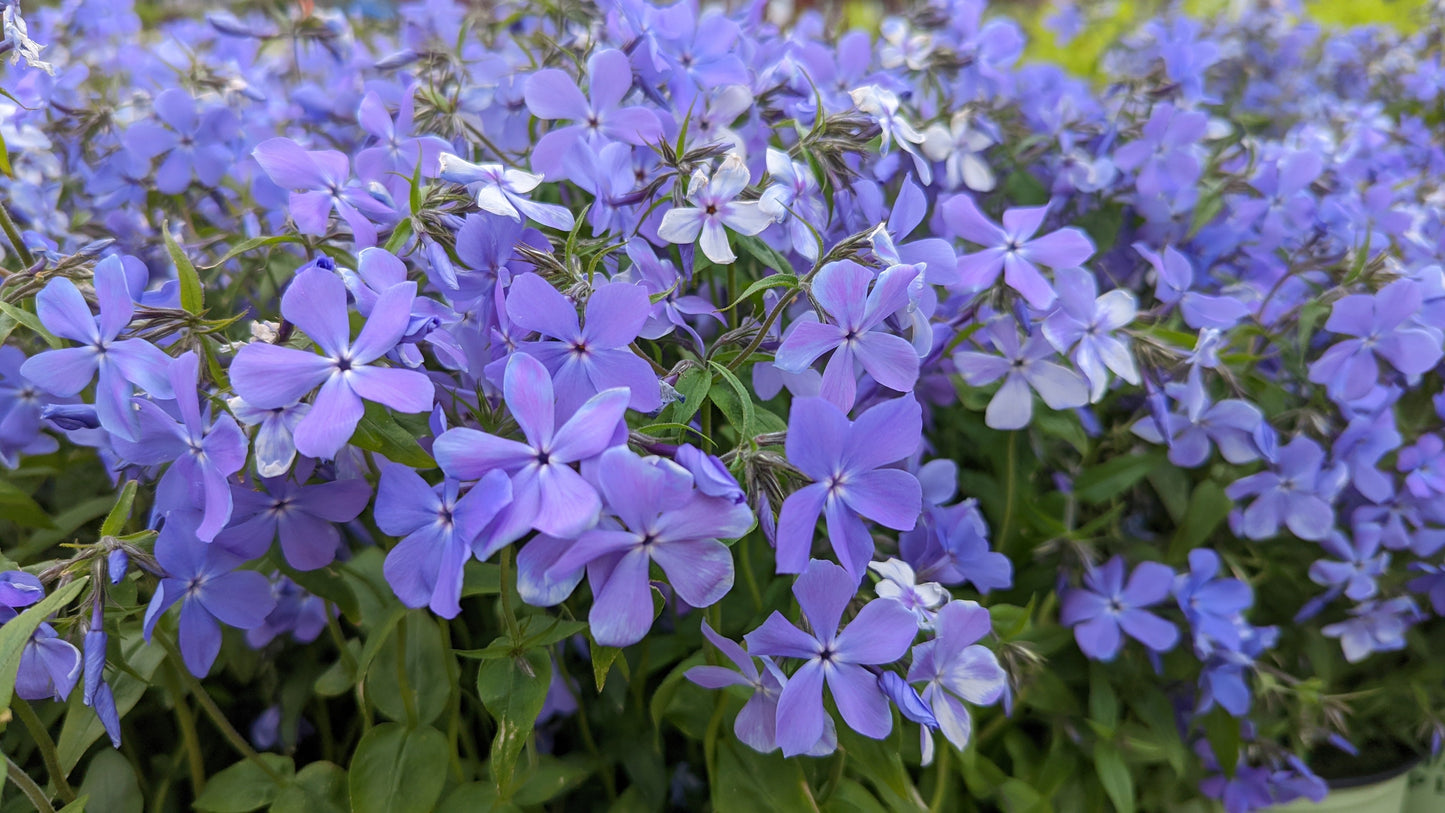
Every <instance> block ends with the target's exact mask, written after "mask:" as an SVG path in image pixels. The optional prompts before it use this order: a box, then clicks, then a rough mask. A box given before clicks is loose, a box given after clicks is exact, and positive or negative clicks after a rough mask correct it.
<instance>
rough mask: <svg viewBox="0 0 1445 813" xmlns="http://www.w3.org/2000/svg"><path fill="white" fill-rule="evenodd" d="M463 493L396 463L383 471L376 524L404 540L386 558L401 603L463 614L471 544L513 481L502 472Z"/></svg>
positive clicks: (387, 572)
mask: <svg viewBox="0 0 1445 813" xmlns="http://www.w3.org/2000/svg"><path fill="white" fill-rule="evenodd" d="M460 490H461V484H460V483H458V482H457V481H456V480H451V479H447V480H443V481H442V482H441V483H440V484H439V485H437V486H429V485H427V483H426V481H425V480H423V479H421V477H420V476H419V475H418V474H417V473H416V472H414V471H412V470H411V469H409V468H407V467H406V466H402V465H398V464H395V463H389V464H387V465H386V466H384V467H383V468H382V470H381V482H380V484H379V485H378V486H377V490H376V506H375V508H374V512H375V515H376V526H377V527H378V528H380V529H381V530H382V532H383V533H386V534H389V535H391V536H401V537H405V538H404V539H402V540H401V541H400V542H398V543H397V544H396V547H394V548H392V549H391V550H390V551H388V552H387V554H386V563H385V565H384V566H383V568H382V570H383V573H384V574H385V575H386V580H387V582H388V583H389V584H390V585H391V589H392V590H394V591H395V592H396V597H397V598H399V599H401V603H402V604H405V605H406V606H408V607H427V606H430V607H431V610H432V612H434V613H436V614H437V615H439V616H441V617H442V618H456V617H457V614H458V613H460V612H461V606H460V604H459V603H458V602H459V601H461V596H462V570H463V567H464V566H465V565H466V563H467V559H469V558H471V556H472V547H473V543H474V542H475V541H476V540H477V538H478V537H479V536H481V534H482V532H483V531H484V530H485V529H486V527H487V526H488V524H490V523H491V522H492V520H493V519H495V518H496V517H497V514H498V513H499V512H500V511H501V510H502V508H503V507H505V506H506V505H507V504H508V503H509V502H511V500H512V483H511V481H510V480H508V479H507V475H506V474H505V473H504V472H502V471H499V470H493V471H489V472H487V473H486V474H484V475H482V478H481V479H480V480H478V481H477V483H476V484H475V485H473V486H472V487H471V489H470V490H468V491H467V493H466V494H462V495H460V496H458V494H459V492H460Z"/></svg>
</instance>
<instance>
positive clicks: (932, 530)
mask: <svg viewBox="0 0 1445 813" xmlns="http://www.w3.org/2000/svg"><path fill="white" fill-rule="evenodd" d="M923 516H924V521H922V522H920V523H918V527H916V528H914V529H913V530H912V531H908V532H906V533H904V534H902V535H901V536H900V537H899V552H900V553H901V554H902V555H903V558H904V559H906V560H908V561H909V562H910V563H911V564H912V565H913V567H914V569H915V570H917V572H918V578H920V579H931V580H933V581H936V582H939V583H941V584H947V585H955V584H963V583H964V582H968V583H969V584H972V585H973V586H974V589H976V590H978V591H979V592H980V593H983V594H985V595H987V594H988V592H989V591H990V590H1006V589H1008V588H1009V587H1010V586H1012V585H1013V563H1012V562H1010V561H1009V558H1008V557H1007V556H1005V555H1003V554H1002V553H999V552H997V551H992V550H989V547H988V523H987V522H986V521H985V520H984V518H983V513H982V512H981V511H979V510H978V500H975V499H967V500H964V501H963V502H960V503H958V504H957V505H950V506H935V507H929V508H927V509H925V511H924V515H923Z"/></svg>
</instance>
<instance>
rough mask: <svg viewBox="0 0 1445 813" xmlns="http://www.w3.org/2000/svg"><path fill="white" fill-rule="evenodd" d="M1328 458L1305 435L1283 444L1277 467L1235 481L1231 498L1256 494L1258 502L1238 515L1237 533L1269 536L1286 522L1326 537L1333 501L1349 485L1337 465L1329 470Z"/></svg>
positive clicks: (1314, 537) (1294, 529) (1309, 535)
mask: <svg viewBox="0 0 1445 813" xmlns="http://www.w3.org/2000/svg"><path fill="white" fill-rule="evenodd" d="M1324 462H1325V453H1324V450H1322V449H1321V448H1320V446H1319V444H1318V443H1315V442H1314V441H1313V440H1310V439H1309V438H1307V437H1304V436H1300V437H1297V438H1295V439H1294V440H1292V441H1290V442H1289V443H1288V444H1286V445H1284V446H1283V447H1281V448H1280V450H1279V453H1278V455H1277V459H1276V460H1275V463H1274V468H1273V470H1271V471H1262V472H1259V473H1258V474H1251V475H1249V476H1247V477H1243V478H1240V479H1239V480H1236V481H1234V482H1233V483H1230V484H1229V486H1228V487H1227V488H1226V489H1225V490H1224V491H1225V494H1227V495H1228V496H1229V498H1230V499H1232V500H1239V499H1240V498H1242V497H1247V496H1250V495H1255V499H1254V502H1252V503H1250V504H1249V506H1248V507H1247V508H1245V509H1244V511H1243V513H1241V514H1238V520H1237V525H1238V529H1237V533H1239V534H1241V535H1243V536H1246V537H1248V538H1250V539H1269V538H1270V537H1272V536H1275V535H1277V534H1278V533H1279V526H1280V525H1281V524H1283V525H1285V526H1287V527H1288V528H1289V530H1290V532H1291V533H1293V534H1294V535H1295V536H1298V537H1299V538H1300V539H1308V540H1311V541H1316V542H1317V541H1319V540H1321V539H1324V538H1325V536H1326V535H1327V534H1328V533H1329V532H1330V529H1331V528H1333V527H1334V524H1335V511H1334V508H1333V507H1331V503H1333V502H1334V499H1335V496H1336V494H1338V493H1339V490H1340V487H1341V486H1343V485H1344V482H1343V475H1344V474H1345V472H1344V470H1343V468H1341V467H1338V466H1336V467H1333V468H1330V469H1326V468H1324ZM1236 513H1238V512H1236ZM1234 521H1235V520H1234V519H1233V518H1232V519H1231V522H1232V523H1233V522H1234Z"/></svg>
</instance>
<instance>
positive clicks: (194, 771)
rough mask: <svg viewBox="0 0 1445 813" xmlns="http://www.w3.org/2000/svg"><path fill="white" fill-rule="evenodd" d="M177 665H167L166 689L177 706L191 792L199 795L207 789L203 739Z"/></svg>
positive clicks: (177, 722) (178, 723) (177, 720)
mask: <svg viewBox="0 0 1445 813" xmlns="http://www.w3.org/2000/svg"><path fill="white" fill-rule="evenodd" d="M176 671H177V669H176V664H175V662H174V661H171V662H169V663H167V664H166V670H165V675H164V678H163V679H164V680H165V682H166V689H167V690H168V691H169V692H170V693H171V701H172V702H173V703H175V706H176V724H177V725H179V726H180V728H181V743H182V744H183V745H184V747H185V751H186V766H187V767H188V768H189V770H190V772H191V790H192V791H193V792H194V793H195V794H196V795H197V796H200V795H201V791H203V790H205V788H206V763H205V760H204V759H202V758H201V739H200V737H198V736H196V717H195V715H193V714H191V709H190V707H189V706H187V705H186V691H185V689H184V688H182V687H181V681H180V678H179V677H178V676H177V675H176Z"/></svg>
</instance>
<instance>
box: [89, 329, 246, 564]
mask: <svg viewBox="0 0 1445 813" xmlns="http://www.w3.org/2000/svg"><path fill="white" fill-rule="evenodd" d="M199 375H200V361H199V360H198V359H197V358H196V354H195V352H194V351H188V352H186V354H185V355H183V356H181V357H180V358H178V359H176V360H175V361H173V362H171V369H170V381H171V385H172V389H173V391H174V392H175V396H176V398H175V409H176V411H177V412H179V413H180V416H181V420H180V421H179V422H178V421H176V419H175V418H172V417H171V416H170V414H168V413H167V412H166V411H165V410H164V409H162V408H161V407H160V406H159V405H157V404H156V403H155V402H154V401H139V402H138V403H137V415H138V417H139V421H140V426H141V431H140V437H139V439H138V440H136V441H129V440H123V439H121V438H119V437H117V438H115V439H113V440H112V446H113V447H114V449H115V452H116V454H118V455H119V456H120V457H121V459H123V460H127V461H129V462H131V463H139V464H142V465H156V464H159V463H171V467H170V468H169V469H168V470H167V471H166V473H165V474H164V475H162V476H161V480H160V482H159V483H158V484H157V485H156V502H157V505H158V506H159V505H161V504H165V505H168V506H178V505H188V504H192V501H191V496H190V495H191V494H192V493H193V492H194V491H196V490H199V491H201V493H202V495H203V496H202V499H201V504H202V505H204V518H203V519H202V520H201V522H200V524H199V526H198V527H197V528H196V533H197V535H198V536H199V537H200V538H201V539H202V540H203V541H205V542H209V541H211V540H212V539H215V538H216V534H217V533H219V532H220V530H221V529H222V528H224V527H226V522H227V520H229V519H230V518H231V507H232V503H231V487H230V484H229V482H228V478H229V477H230V476H231V475H233V474H235V473H236V472H238V471H240V470H241V468H242V467H243V466H245V465H246V436H245V435H244V434H242V433H241V427H239V426H237V425H236V421H235V419H234V418H232V417H231V416H230V415H227V414H225V413H222V414H221V416H220V417H218V418H216V420H215V421H214V422H212V421H211V420H210V408H209V405H208V406H207V409H205V410H202V409H201V404H200V396H199V393H198V392H197V385H198V378H199Z"/></svg>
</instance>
